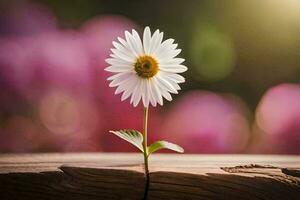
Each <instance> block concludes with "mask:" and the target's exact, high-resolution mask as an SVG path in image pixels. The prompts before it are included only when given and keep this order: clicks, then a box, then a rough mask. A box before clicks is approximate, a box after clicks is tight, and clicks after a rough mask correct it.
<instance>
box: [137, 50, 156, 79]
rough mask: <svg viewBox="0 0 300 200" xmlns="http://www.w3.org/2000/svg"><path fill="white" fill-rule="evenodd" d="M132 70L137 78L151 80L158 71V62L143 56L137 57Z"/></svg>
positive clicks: (150, 57)
mask: <svg viewBox="0 0 300 200" xmlns="http://www.w3.org/2000/svg"><path fill="white" fill-rule="evenodd" d="M134 70H135V71H136V73H137V75H138V76H139V77H142V78H151V77H153V76H154V75H155V74H157V72H158V70H159V68H158V62H157V61H156V59H155V58H153V57H152V56H148V55H143V56H140V57H138V59H137V60H136V63H135V64H134Z"/></svg>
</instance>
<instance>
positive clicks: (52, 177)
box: [0, 153, 300, 200]
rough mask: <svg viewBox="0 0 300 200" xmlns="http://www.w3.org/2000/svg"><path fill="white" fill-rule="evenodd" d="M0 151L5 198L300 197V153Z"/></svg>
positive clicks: (2, 195) (0, 186)
mask: <svg viewBox="0 0 300 200" xmlns="http://www.w3.org/2000/svg"><path fill="white" fill-rule="evenodd" d="M142 162H143V158H142V156H141V155H140V154H116V153H76V154H73V153H68V154H0V199H1V200H2V199H5V200H10V199H13V200H15V199H16V200H18V199H58V200H59V199H64V200H66V199H83V200H85V199H89V200H90V199H91V200H92V199H143V198H144V194H145V191H146V190H147V199H149V200H152V199H175V200H176V199H178V200H181V199H292V200H293V199H300V198H299V197H300V176H299V174H300V156H274V155H273V156H271V155H177V154H156V155H153V156H152V157H151V158H150V180H149V187H148V188H146V189H145V186H146V181H147V180H146V176H145V175H144V173H143V165H142Z"/></svg>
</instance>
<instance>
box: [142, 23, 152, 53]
mask: <svg viewBox="0 0 300 200" xmlns="http://www.w3.org/2000/svg"><path fill="white" fill-rule="evenodd" d="M150 42H151V31H150V28H149V27H148V26H147V27H146V28H145V30H144V34H143V45H144V52H145V53H146V54H149V52H150Z"/></svg>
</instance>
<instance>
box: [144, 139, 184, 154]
mask: <svg viewBox="0 0 300 200" xmlns="http://www.w3.org/2000/svg"><path fill="white" fill-rule="evenodd" d="M160 149H170V150H173V151H176V152H179V153H183V152H184V149H183V148H182V147H180V146H178V145H177V144H173V143H171V142H167V141H156V142H154V143H153V144H151V145H150V146H149V147H148V155H150V154H151V153H154V152H155V151H158V150H160Z"/></svg>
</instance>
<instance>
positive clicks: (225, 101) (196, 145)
mask: <svg viewBox="0 0 300 200" xmlns="http://www.w3.org/2000/svg"><path fill="white" fill-rule="evenodd" d="M245 115H246V112H245V110H244V108H243V105H242V104H241V102H240V101H239V100H237V98H233V97H230V96H221V95H218V94H215V93H212V92H204V91H193V92H189V93H186V94H185V95H184V96H183V97H181V98H180V99H179V100H178V101H177V102H176V103H175V104H174V105H173V107H172V108H171V110H170V112H168V113H167V115H166V116H165V119H166V120H165V121H164V122H163V128H162V133H165V134H167V135H168V136H171V137H173V138H172V140H170V141H171V142H175V143H176V142H179V141H180V143H181V144H182V146H183V148H184V149H185V150H186V152H193V153H233V152H235V153H237V152H243V150H244V149H245V146H246V144H247V141H248V138H249V127H248V121H247V118H246V116H245Z"/></svg>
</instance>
